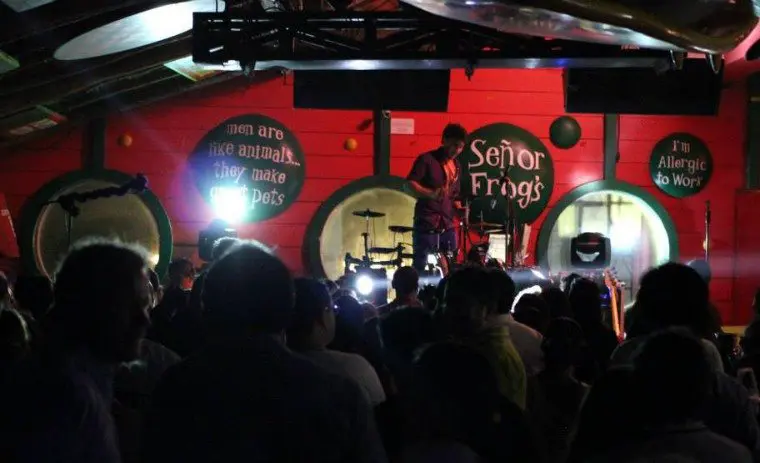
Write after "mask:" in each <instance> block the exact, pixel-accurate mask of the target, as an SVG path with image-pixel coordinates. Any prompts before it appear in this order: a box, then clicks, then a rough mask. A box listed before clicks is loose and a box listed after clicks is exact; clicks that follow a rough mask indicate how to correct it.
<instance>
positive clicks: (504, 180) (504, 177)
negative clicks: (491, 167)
mask: <svg viewBox="0 0 760 463" xmlns="http://www.w3.org/2000/svg"><path fill="white" fill-rule="evenodd" d="M509 168H510V166H507V168H506V169H505V170H504V171H503V172H502V174H501V181H500V182H499V191H501V189H502V188H504V184H505V183H507V182H508V181H509ZM491 209H496V197H494V198H493V199H492V200H491Z"/></svg>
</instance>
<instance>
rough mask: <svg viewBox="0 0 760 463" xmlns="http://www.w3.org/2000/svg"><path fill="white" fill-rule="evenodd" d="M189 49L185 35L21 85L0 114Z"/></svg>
mask: <svg viewBox="0 0 760 463" xmlns="http://www.w3.org/2000/svg"><path fill="white" fill-rule="evenodd" d="M191 49H192V40H191V38H190V37H189V36H187V35H185V36H184V37H183V38H182V39H180V40H176V41H175V42H172V43H170V44H168V45H166V46H163V47H157V48H155V49H151V50H148V51H141V52H137V53H134V54H132V55H129V56H127V57H126V58H124V59H121V60H119V61H117V62H116V63H114V64H112V65H110V66H105V67H104V68H103V69H94V70H93V72H90V71H88V72H83V73H81V74H80V75H77V76H74V77H71V78H68V79H63V80H60V81H51V82H49V83H46V84H43V85H39V86H37V87H32V88H28V89H25V90H24V91H23V92H21V93H15V94H14V95H11V96H10V97H8V98H5V100H4V101H3V102H2V103H1V104H0V118H3V117H7V116H9V115H11V114H14V113H17V112H19V111H22V110H24V109H26V108H30V107H32V106H37V105H44V104H48V103H50V102H55V101H58V100H61V99H63V98H65V97H67V96H69V95H72V94H74V93H77V92H81V91H85V90H87V89H89V88H91V87H93V86H95V85H101V84H103V83H105V82H108V81H111V80H113V79H118V78H120V77H122V76H125V75H127V74H134V73H137V72H140V71H143V70H146V69H150V68H152V67H156V66H160V65H163V64H164V63H166V62H168V61H172V60H175V59H178V58H182V57H184V56H187V55H188V54H190V51H191Z"/></svg>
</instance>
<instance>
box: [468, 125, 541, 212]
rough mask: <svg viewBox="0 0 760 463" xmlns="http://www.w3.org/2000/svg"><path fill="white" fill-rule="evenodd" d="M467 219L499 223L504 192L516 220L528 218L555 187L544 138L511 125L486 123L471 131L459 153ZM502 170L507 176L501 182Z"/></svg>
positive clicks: (503, 208) (503, 202)
mask: <svg viewBox="0 0 760 463" xmlns="http://www.w3.org/2000/svg"><path fill="white" fill-rule="evenodd" d="M460 163H461V165H462V192H463V193H464V194H466V195H469V196H470V197H472V198H473V200H472V206H471V209H470V219H471V220H474V221H481V220H483V221H486V222H493V223H504V221H505V220H506V218H507V209H508V205H507V199H506V198H507V197H509V198H511V201H512V212H513V213H514V214H516V216H515V217H513V218H515V219H516V220H517V221H518V223H526V224H530V223H533V222H534V221H535V220H536V219H538V217H539V216H540V215H541V213H542V212H543V211H544V209H546V206H547V204H548V203H549V198H550V197H551V195H552V190H553V189H554V163H553V162H552V158H551V154H550V153H549V150H548V149H547V147H546V145H544V144H543V142H542V141H541V140H540V139H539V138H538V137H536V136H535V135H533V134H532V133H530V132H528V131H527V130H525V129H523V128H521V127H518V126H516V125H512V124H507V123H495V124H488V125H485V126H483V127H480V128H478V129H476V130H474V131H473V132H472V133H470V136H469V138H468V141H467V145H466V146H465V149H464V151H462V155H461V157H460ZM505 174H507V176H508V177H509V181H508V182H507V181H504V180H505V179H504V177H505Z"/></svg>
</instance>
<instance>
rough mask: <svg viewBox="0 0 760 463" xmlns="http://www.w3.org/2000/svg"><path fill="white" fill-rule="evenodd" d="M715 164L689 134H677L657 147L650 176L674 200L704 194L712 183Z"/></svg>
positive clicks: (707, 150)
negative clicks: (710, 182)
mask: <svg viewBox="0 0 760 463" xmlns="http://www.w3.org/2000/svg"><path fill="white" fill-rule="evenodd" d="M712 171H713V161H712V155H711V154H710V150H709V149H707V146H706V145H705V143H704V142H703V141H702V140H700V139H699V138H697V137H695V136H694V135H691V134H688V133H674V134H670V135H668V136H667V137H665V138H663V139H662V140H660V141H659V142H657V144H656V145H655V147H654V149H653V150H652V156H651V157H650V158H649V175H650V176H651V177H652V181H653V182H654V184H655V185H657V188H659V189H660V190H662V191H663V192H665V193H666V194H668V195H670V196H673V197H674V198H685V197H687V196H691V195H695V194H697V193H699V192H700V191H702V190H703V189H704V188H705V186H707V182H709V181H710V177H711V176H712Z"/></svg>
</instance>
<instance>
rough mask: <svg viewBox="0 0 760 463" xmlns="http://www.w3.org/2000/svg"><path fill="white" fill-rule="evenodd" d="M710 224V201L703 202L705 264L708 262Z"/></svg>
mask: <svg viewBox="0 0 760 463" xmlns="http://www.w3.org/2000/svg"><path fill="white" fill-rule="evenodd" d="M710 222H712V212H711V211H710V201H705V262H709V261H710Z"/></svg>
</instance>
